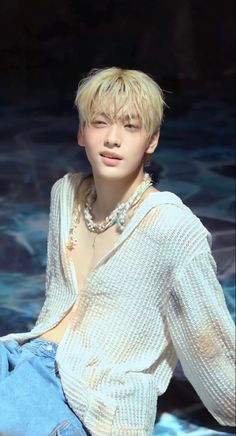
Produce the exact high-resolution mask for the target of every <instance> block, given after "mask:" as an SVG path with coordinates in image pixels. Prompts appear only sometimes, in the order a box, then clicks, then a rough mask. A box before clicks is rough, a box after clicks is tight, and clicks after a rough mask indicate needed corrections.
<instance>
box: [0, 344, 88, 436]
mask: <svg viewBox="0 0 236 436" xmlns="http://www.w3.org/2000/svg"><path fill="white" fill-rule="evenodd" d="M57 346H58V345H57V344H56V343H55V342H52V341H49V340H47V339H42V338H38V339H34V340H31V341H29V342H26V343H25V344H23V345H19V344H18V343H17V342H16V341H14V340H9V341H0V433H2V434H4V436H59V435H60V436H85V435H88V434H90V433H89V432H88V430H87V429H86V428H85V427H84V425H83V423H82V422H81V421H80V420H79V418H78V417H77V416H76V415H75V414H74V412H73V411H72V409H71V408H70V406H69V405H68V403H67V401H66V398H65V395H64V393H63V390H62V385H61V382H60V377H59V374H58V371H57V368H56V366H55V354H56V350H57Z"/></svg>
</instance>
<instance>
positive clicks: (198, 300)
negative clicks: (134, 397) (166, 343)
mask: <svg viewBox="0 0 236 436" xmlns="http://www.w3.org/2000/svg"><path fill="white" fill-rule="evenodd" d="M167 321H168V325H169V329H170V334H171V338H172V341H173V345H174V347H175V349H176V352H177V355H178V358H179V360H180V362H181V364H182V367H183V371H184V373H185V375H186V377H187V378H188V380H189V381H190V383H191V384H192V386H193V387H194V388H195V390H196V392H197V393H198V395H199V397H200V398H201V400H202V401H203V403H204V405H205V406H206V408H207V409H208V410H209V412H210V413H211V414H212V415H213V416H214V418H215V419H216V420H217V421H218V422H219V423H220V424H221V425H229V426H234V425H235V364H234V362H235V335H234V333H235V326H234V322H233V320H232V318H231V315H230V313H229V311H228V309H227V306H226V302H225V298H224V294H223V290H222V287H221V285H220V283H219V281H218V279H217V276H216V263H215V260H214V258H213V256H212V254H211V251H210V250H209V251H204V252H202V253H200V254H199V253H198V254H197V255H196V256H193V258H192V259H191V260H189V262H188V263H187V264H186V265H185V266H184V268H183V269H182V271H181V272H179V273H178V274H176V277H175V279H174V285H173V288H172V290H171V293H170V298H169V302H168V308H167Z"/></svg>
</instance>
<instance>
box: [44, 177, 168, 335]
mask: <svg viewBox="0 0 236 436" xmlns="http://www.w3.org/2000/svg"><path fill="white" fill-rule="evenodd" d="M88 182H89V181H88V180H85V181H84V182H83V183H86V184H88ZM83 183H82V184H81V186H80V189H81V188H82V185H83ZM83 187H84V186H83ZM151 192H159V191H158V190H157V189H156V188H154V187H152V186H151V187H150V188H148V189H147V191H145V193H144V194H143V196H142V198H141V200H140V202H139V204H138V206H139V205H140V203H141V202H142V201H143V200H144V199H145V198H146V197H147V196H148V195H149V194H150V193H151ZM130 218H131V216H130ZM77 237H78V241H79V243H78V244H77V245H76V247H75V249H74V250H72V251H70V252H69V251H68V256H69V258H70V260H71V262H72V263H73V265H74V268H75V272H76V278H77V290H78V292H81V291H82V290H83V287H84V285H85V282H86V279H87V277H88V275H89V273H90V271H91V270H92V269H93V268H94V267H95V266H96V264H97V263H98V262H99V260H100V259H101V258H102V257H103V256H104V255H106V253H108V252H109V251H110V250H111V248H112V247H113V245H114V244H115V242H116V240H117V239H118V237H119V232H117V230H116V228H115V226H111V227H109V228H108V229H107V230H106V231H105V232H103V233H100V234H96V233H93V232H90V231H89V230H88V229H87V227H86V224H85V222H84V219H83V214H81V219H80V222H79V225H78V226H77ZM95 237H96V240H95V241H94V238H95ZM93 245H94V246H93ZM73 308H74V306H72V307H71V308H70V310H69V312H68V313H67V314H66V315H65V317H64V318H63V319H62V320H61V321H60V322H59V323H58V324H57V325H56V326H55V327H54V328H52V329H51V330H48V331H47V332H46V333H44V334H43V335H42V337H43V338H46V339H50V340H52V341H54V342H56V343H59V342H60V341H61V339H62V337H63V335H64V333H65V330H66V327H67V326H68V324H69V322H70V319H71V316H72V313H73Z"/></svg>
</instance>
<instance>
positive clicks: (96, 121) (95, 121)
mask: <svg viewBox="0 0 236 436" xmlns="http://www.w3.org/2000/svg"><path fill="white" fill-rule="evenodd" d="M93 124H94V125H95V126H103V125H105V124H106V123H105V121H102V120H94V121H93Z"/></svg>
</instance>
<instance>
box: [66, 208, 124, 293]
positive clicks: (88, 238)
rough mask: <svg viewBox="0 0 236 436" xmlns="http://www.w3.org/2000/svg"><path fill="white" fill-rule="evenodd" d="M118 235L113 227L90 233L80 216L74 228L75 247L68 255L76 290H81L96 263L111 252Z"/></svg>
mask: <svg viewBox="0 0 236 436" xmlns="http://www.w3.org/2000/svg"><path fill="white" fill-rule="evenodd" d="M119 235H120V234H119V233H118V232H117V230H116V228H115V226H112V227H110V228H109V229H107V230H106V231H105V232H102V233H99V234H98V233H94V232H90V231H89V230H88V229H87V227H86V224H85V222H84V219H83V217H82V216H81V219H80V222H79V224H78V226H77V228H76V236H77V240H78V242H77V245H76V247H75V248H74V249H73V250H72V251H70V252H69V253H68V255H69V259H70V261H71V262H72V264H73V266H74V270H75V273H76V278H77V288H78V290H81V289H83V287H84V285H85V282H86V279H87V277H88V275H89V274H90V272H91V271H92V270H93V269H94V268H95V267H96V265H97V264H98V262H99V261H100V260H101V259H102V258H103V257H104V256H105V255H106V254H107V253H109V252H110V251H111V250H112V248H113V246H114V245H115V243H116V241H117V239H118V238H119Z"/></svg>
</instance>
